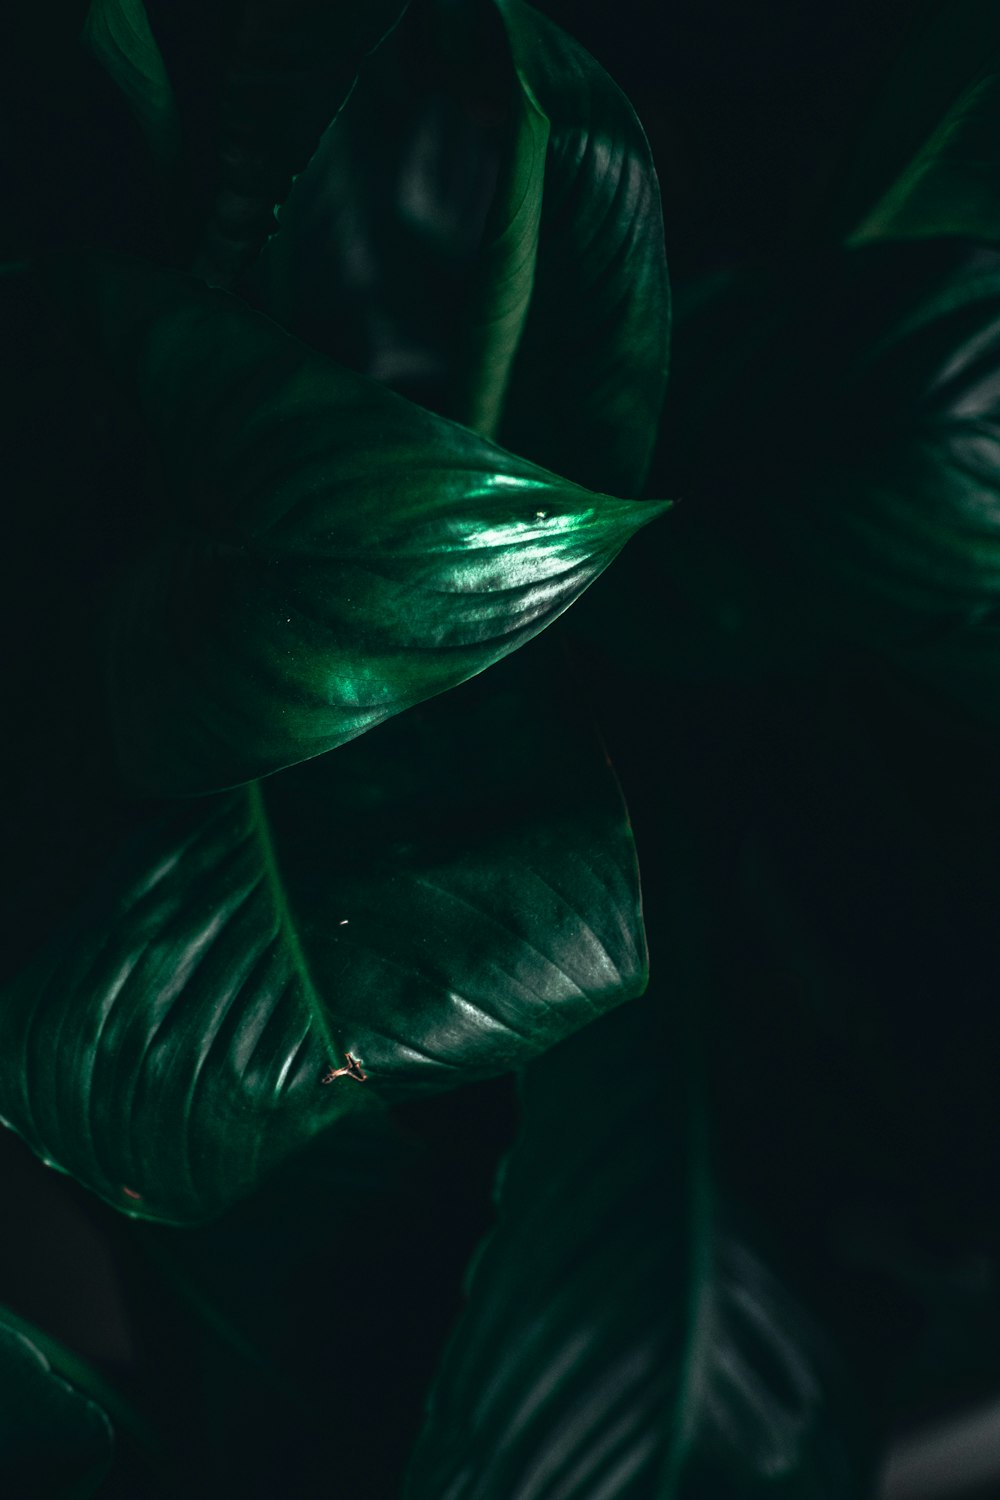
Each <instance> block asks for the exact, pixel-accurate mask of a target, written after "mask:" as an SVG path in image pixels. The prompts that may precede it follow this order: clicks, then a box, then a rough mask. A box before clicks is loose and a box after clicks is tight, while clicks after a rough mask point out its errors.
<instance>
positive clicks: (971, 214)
mask: <svg viewBox="0 0 1000 1500" xmlns="http://www.w3.org/2000/svg"><path fill="white" fill-rule="evenodd" d="M998 130H1000V16H998V13H997V9H996V6H995V5H993V4H992V3H990V0H985V3H984V0H952V3H949V4H944V5H937V6H935V7H934V8H933V14H932V15H930V16H929V17H928V16H925V17H924V18H923V24H921V25H918V26H915V27H914V28H913V30H912V32H911V34H910V36H909V38H908V40H907V44H906V45H905V46H904V48H903V50H902V53H901V55H900V57H899V58H898V60H897V62H896V66H895V68H894V70H893V73H892V74H891V76H890V78H889V80H888V82H887V84H886V87H885V90H884V93H883V97H882V98H881V99H880V101H879V105H878V107H877V109H876V110H875V112H874V114H873V118H872V119H871V120H870V121H869V123H868V127H867V130H866V132H865V133H864V134H863V135H862V137H861V139H860V141H859V144H858V149H857V158H858V160H857V164H856V167H855V170H854V175H853V180H852V181H851V182H850V183H849V185H848V189H847V192H846V194H845V206H844V211H843V212H844V217H845V219H846V223H847V225H848V227H849V229H850V239H851V241H852V242H853V243H866V242H868V241H872V240H881V239H900V238H903V239H906V238H927V237H929V236H933V235H939V234H956V235H965V236H967V237H969V238H982V239H987V240H992V241H996V240H997V239H998V238H1000V192H998V188H997V168H998V166H1000V147H998V139H1000V138H998Z"/></svg>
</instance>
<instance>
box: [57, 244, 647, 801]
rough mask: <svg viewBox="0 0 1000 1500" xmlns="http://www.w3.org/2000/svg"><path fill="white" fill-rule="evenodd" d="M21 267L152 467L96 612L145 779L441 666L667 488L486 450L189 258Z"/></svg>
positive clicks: (271, 747) (349, 720)
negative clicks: (256, 309)
mask: <svg viewBox="0 0 1000 1500" xmlns="http://www.w3.org/2000/svg"><path fill="white" fill-rule="evenodd" d="M41 276H42V281H43V285H45V286H46V288H48V289H50V290H52V291H54V292H56V293H57V294H58V296H59V297H60V298H61V299H62V300H63V302H64V303H65V305H66V307H67V310H68V311H69V312H70V313H71V315H74V316H78V317H79V318H80V321H81V323H82V324H84V326H85V327H86V331H87V332H89V334H90V336H91V337H94V338H95V339H96V340H97V342H98V346H99V347H100V348H102V349H103V351H104V352H105V354H106V356H107V358H108V360H109V361H110V363H111V365H112V367H113V369H114V370H115V372H116V373H117V375H118V377H119V379H120V380H121V381H122V383H123V385H124V386H125V388H126V390H129V391H130V392H132V393H134V394H135V396H136V397H137V398H138V402H139V404H140V408H141V412H142V416H143V418H144V421H145V423H146V425H147V428H148V431H149V433H150V435H151V437H152V439H153V443H154V447H155V449H156V450H157V452H158V455H159V459H160V462H161V463H162V465H163V467H164V469H165V471H166V475H167V487H168V493H167V495H166V497H165V501H164V503H163V504H161V506H160V509H159V513H158V514H157V513H155V512H152V511H151V513H150V517H149V530H150V533H151V536H152V541H151V545H150V546H149V547H148V549H147V551H146V554H145V557H144V558H142V559H140V560H139V561H138V562H137V564H136V566H135V568H134V570H133V572H132V574H131V575H130V577H129V578H128V579H127V580H126V582H125V584H124V585H123V587H122V589H121V590H120V592H119V595H118V598H117V601H116V603H115V605H114V612H113V620H112V624H111V627H110V637H111V639H110V681H111V697H112V711H113V715H114V719H115V724H116V729H117V735H118V743H119V746H120V754H121V759H122V763H123V765H124V766H125V768H126V770H127V772H128V773H129V774H130V775H131V777H132V778H133V779H134V781H135V782H137V783H138V784H140V785H141V786H143V787H145V788H147V789H150V790H154V791H156V792H166V793H170V794H174V793H180V794H187V793H201V792H206V791H211V790H215V789H219V788H223V787H226V786H232V785H234V784H236V783H239V782H244V781H248V780H251V779H252V778H254V777H257V776H262V775H265V774H267V773H268V772H270V771H274V770H277V769H279V768H280V767H282V766H288V765H291V764H293V763H295V762H297V761H301V760H305V759H307V758H309V757H311V756H315V755H319V754H320V753H321V752H322V751H324V750H329V749H332V748H333V747H334V746H336V745H340V744H343V743H344V742H345V741H347V740H350V739H352V738H354V737H355V736H357V735H359V734H361V733H363V732H364V731H365V730H366V729H370V728H371V727H372V726H373V725H375V724H378V723H380V722H382V720H384V719H386V718H388V717H389V716H390V715H391V714H394V713H398V712H399V711H400V710H401V709H403V708H407V707H409V706H410V705H412V704H414V703H417V702H420V701H421V700H422V699H425V698H427V697H430V696H431V695H432V694H435V693H439V692H442V691H444V690H445V689H446V688H450V687H454V686H455V685H456V684H457V683H459V682H462V681H464V680H465V679H466V678H468V677H470V676H472V675H473V674H475V673H477V672H480V671H482V670H483V669H484V668H485V667H488V666H490V665H492V664H493V663H494V662H496V661H498V660H499V659H500V658H501V657H503V656H505V655H507V654H508V653H509V652H510V651H513V650H514V649H516V648H517V647H518V646H520V645H522V644H524V642H525V641H527V640H530V639H531V637H532V636H534V635H536V634H537V633H538V632H539V631H540V630H542V629H544V627H545V626H546V625H548V624H549V623H550V622H551V621H552V620H554V619H555V618H556V617H557V616H558V615H559V614H561V613H562V612H563V610H565V609H566V608H567V607H568V606H569V605H570V604H571V603H572V602H573V600H574V599H575V598H576V597H577V596H578V595H579V594H580V593H581V592H582V591H583V589H585V588H586V587H587V585H588V584H589V583H591V582H592V581H593V579H594V578H596V577H597V575H598V574H599V573H600V572H601V570H602V569H603V568H604V567H606V566H607V564H608V563H609V562H610V561H611V560H612V559H613V558H614V556H615V555H616V553H617V552H618V551H619V550H620V548H621V547H622V546H623V545H624V543H625V542H626V541H627V539H628V538H629V536H631V535H632V533H633V532H634V531H636V530H637V529H638V528H639V527H640V526H642V525H644V524H645V523H646V522H647V521H649V520H651V519H653V518H654V517H655V516H657V515H659V514H661V513H662V511H663V510H664V509H665V506H664V505H661V504H652V505H650V504H645V505H639V504H634V503H632V502H630V501H626V500H614V499H610V498H608V497H606V496H602V495H594V494H591V493H590V492H588V491H586V490H583V489H580V488H579V487H577V486H576V485H573V484H570V483H568V482H567V481H564V480H561V479H558V478H557V477H556V476H554V475H552V474H548V473H546V472H545V471H543V470H541V469H538V468H536V467H535V466H534V465H533V464H530V463H527V462H525V461H524V460H521V459H518V458H515V457H513V456H512V455H510V454H507V453H504V452H503V451H502V450H501V449H499V448H496V447H494V446H493V445H492V444H490V443H488V442H486V441H484V440H482V439H480V438H477V437H476V436H475V435H474V434H472V433H470V432H468V431H467V430H466V429H464V428H461V427H458V426H456V425H454V424H452V423H448V422H445V421H443V420H442V419H440V418H438V417H434V416H432V415H431V414H430V413H427V412H425V411H422V410H421V409H419V408H418V407H416V406H412V405H411V404H410V403H408V402H406V401H404V400H402V399H401V398H399V397H397V396H395V395H393V394H392V393H391V392H389V391H387V390H384V389H383V388H382V387H380V386H377V385H375V384H373V383H372V382H370V381H366V380H364V379H362V378H360V377H358V376H355V375H353V374H351V373H350V372H348V371H346V370H343V369H341V368H339V367H338V366H336V365H334V364H332V363H331V362H330V361H328V360H326V359H324V358H322V357H321V356H318V355H316V354H313V353H312V352H311V351H310V350H308V349H307V348H306V347H305V346H303V345H301V344H299V343H298V342H297V341H296V340H294V339H292V338H290V337H289V336H288V335H286V334H284V333H282V332H281V331H280V330H279V329H278V328H276V327H275V326H274V325H273V324H272V323H270V322H269V321H268V320H267V319H266V318H263V317H261V316H260V315H259V314H256V313H252V312H250V311H249V310H248V309H247V308H246V307H245V306H244V305H243V304H242V303H240V302H238V301H237V300H236V299H234V298H231V297H229V296H227V295H225V294H224V293H220V292H211V291H208V290H207V289H205V288H204V287H200V286H199V285H198V284H197V283H196V282H194V281H193V280H191V279H189V278H186V277H183V276H178V275H174V274H172V273H169V272H160V271H156V270H151V269H149V268H147V267H144V266H142V265H140V264H138V263H135V264H131V263H127V262H121V263H118V262H114V261H111V260H108V261H102V260H99V259H96V258H95V259H93V260H81V261H75V262H72V263H68V262H63V263H56V262H53V263H51V265H50V266H49V267H47V268H46V269H45V270H43V271H42V272H41ZM143 482H144V483H147V484H148V479H147V478H146V476H143Z"/></svg>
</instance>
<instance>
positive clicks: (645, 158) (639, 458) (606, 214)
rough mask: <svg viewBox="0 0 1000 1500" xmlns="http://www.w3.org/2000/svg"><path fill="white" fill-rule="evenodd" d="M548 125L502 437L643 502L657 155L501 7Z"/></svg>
mask: <svg viewBox="0 0 1000 1500" xmlns="http://www.w3.org/2000/svg"><path fill="white" fill-rule="evenodd" d="M497 3H498V8H499V10H500V13H501V15H502V17H503V20H504V25H505V27H506V29H507V35H508V38H509V40H510V44H511V51H512V53H513V57H514V63H515V67H516V70H517V76H518V80H519V82H520V85H521V89H522V91H523V93H524V96H525V98H526V99H527V100H529V101H532V102H533V103H535V106H536V107H537V108H539V109H540V110H541V111H542V112H543V113H544V115H545V117H546V119H547V120H548V124H549V132H548V150H547V153H546V159H545V179H544V188H543V194H542V212H541V219H540V222H539V228H538V246H537V252H536V264H535V274H534V286H533V291H532V298H531V304H530V307H529V310H528V316H527V319H526V321H525V325H524V332H523V336H522V338H521V340H520V343H519V346H518V350H517V357H516V360H515V363H514V367H513V370H512V373H511V377H510V391H509V397H508V401H507V405H506V408H505V412H504V417H503V421H502V423H501V425H500V427H499V436H500V438H501V441H502V442H504V443H505V444H506V446H508V447H510V448H512V449H514V451H515V452H518V453H524V454H526V455H527V456H528V457H529V458H532V459H534V460H535V461H536V462H537V463H542V464H544V465H546V467H548V468H552V469H554V470H555V471H556V472H557V473H560V474H566V475H568V476H569V477H570V478H571V479H575V480H577V481H578V482H579V483H582V484H586V485H589V486H591V487H592V488H594V489H602V490H603V489H610V490H611V491H612V492H613V493H615V494H628V495H632V494H638V493H640V491H641V489H642V485H643V481H644V479H645V477H646V473H647V471H648V468H649V463H650V460H651V458H652V453H653V446H654V444H655V441H656V436H657V430H658V423H659V419H660V411H661V407H662V405H663V396H664V390H665V386H666V377H667V362H668V357H669V345H670V288H669V282H668V279H667V264H666V258H665V254H664V249H663V220H662V214H661V208H660V195H659V189H658V186H657V181H656V173H655V171H654V169H653V163H652V157H651V154H650V150H649V146H648V144H647V142H646V138H645V136H644V134H643V131H642V127H641V126H640V124H639V121H638V120H637V119H636V116H635V112H634V111H633V109H632V107H631V105H630V104H629V102H628V100H627V99H626V98H625V96H624V94H622V93H621V91H620V90H619V89H618V88H617V87H616V85H615V84H614V83H613V82H612V81H611V79H610V78H609V77H608V76H607V74H606V73H605V72H604V70H603V69H602V68H601V67H600V66H599V65H598V64H597V63H595V62H594V60H593V58H592V57H590V56H589V54H588V53H586V52H585V51H584V49H583V48H582V47H580V46H579V45H578V44H577V43H576V42H574V41H572V40H571V38H569V37H567V36H566V35H565V34H564V33H563V32H562V31H560V30H559V28H558V27H557V26H555V25H553V24H552V22H551V21H549V20H547V19H546V18H545V17H544V16H542V15H540V14H539V13H538V12H537V11H535V10H533V9H532V8H531V6H529V5H526V4H524V3H522V0H497Z"/></svg>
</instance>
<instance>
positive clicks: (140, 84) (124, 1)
mask: <svg viewBox="0 0 1000 1500" xmlns="http://www.w3.org/2000/svg"><path fill="white" fill-rule="evenodd" d="M82 40H83V44H84V46H85V47H86V48H87V50H88V51H89V52H91V53H92V54H93V56H94V57H95V58H96V59H97V61H98V62H99V63H100V64H101V66H102V67H103V68H105V69H106V70H107V72H108V73H109V74H110V75H111V77H112V78H113V79H114V80H115V82H116V83H117V84H118V86H119V88H120V89H121V91H122V93H123V94H124V95H125V97H126V99H127V100H128V102H129V104H130V106H131V108H132V110H133V113H134V114H135V115H136V117H137V119H138V120H139V123H140V125H141V126H142V129H143V132H144V134H145V136H146V139H147V140H148V142H149V144H150V147H151V148H152V150H153V153H154V155H155V156H156V157H157V158H158V159H159V160H160V161H162V162H164V163H173V162H174V161H176V159H177V156H178V153H179V151H180V119H179V116H178V113H177V101H176V99H175V98H174V91H173V88H172V86H171V83H170V79H169V78H168V77H167V71H166V68H165V67H164V64H163V58H162V56H161V55H160V50H159V48H158V47H157V45H156V39H155V37H154V36H153V33H152V31H151V30H150V27H149V19H148V17H147V15H146V8H145V6H144V5H143V0H91V5H90V9H89V11H88V12H87V19H86V22H85V23H84V27H83V34H82Z"/></svg>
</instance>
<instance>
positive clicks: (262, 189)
mask: <svg viewBox="0 0 1000 1500" xmlns="http://www.w3.org/2000/svg"><path fill="white" fill-rule="evenodd" d="M406 4H407V0H376V3H372V0H364V3H363V4H353V3H350V0H348V3H345V4H329V3H327V0H292V3H288V0H280V3H277V0H251V3H248V4H246V5H245V6H244V7H243V10H242V14H241V17H240V20H239V22H238V24H237V25H236V27H235V28H234V34H233V36H232V37H231V39H230V52H229V57H228V61H227V64H226V66H225V69H224V71H223V75H222V83H221V93H220V99H219V106H218V115H217V130H218V135H217V139H216V141H215V143H214V145H215V152H214V156H215V160H216V162H217V167H218V182H217V186H216V194H215V198H214V202H213V204H212V209H211V212H210V216H209V220H208V224H207V226H206V229H205V233H204V237H203V240H202V243H201V246H200V248H199V251H198V253H197V256H196V260H195V269H196V271H197V272H198V274H199V275H202V276H204V277H205V279H206V280H207V281H209V282H210V283H212V284H217V285H224V286H230V285H233V284H234V283H235V282H237V281H238V280H239V278H240V276H241V275H242V273H243V272H244V271H246V269H247V268H248V266H249V265H251V264H252V262H253V260H254V258H255V257H256V255H257V253H258V251H259V250H260V247H261V246H262V245H263V243H264V241H265V239H266V238H267V236H268V235H269V234H272V233H273V232H274V230H275V228H276V220H275V210H276V209H280V206H281V204H282V202H283V201H284V199H285V198H286V196H287V194H288V191H289V188H290V187H291V184H292V179H293V178H294V176H295V175H296V173H298V172H301V171H302V169H303V168H304V167H305V166H306V164H307V163H308V161H309V158H310V157H311V156H312V154H313V152H314V151H315V149H316V146H317V145H318V143H319V139H320V136H321V135H322V133H323V131H324V130H325V129H326V127H327V126H328V125H329V123H330V121H331V120H333V119H334V117H335V116H336V115H337V113H338V111H339V110H340V109H341V108H342V106H343V104H344V102H345V100H346V99H347V98H348V96H349V95H350V92H351V89H352V88H353V87H354V83H355V80H356V78H357V75H358V70H359V68H360V66H361V64H362V63H363V61H364V59H365V57H366V56H367V54H368V53H369V52H371V51H372V50H373V49H374V48H376V47H377V46H378V44H379V42H380V41H381V40H382V39H383V37H384V36H385V35H386V33H387V32H389V31H390V30H391V29H392V27H393V26H395V24H396V23H397V21H398V20H399V17H400V15H401V14H402V12H403V11H404V10H405V8H406Z"/></svg>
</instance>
